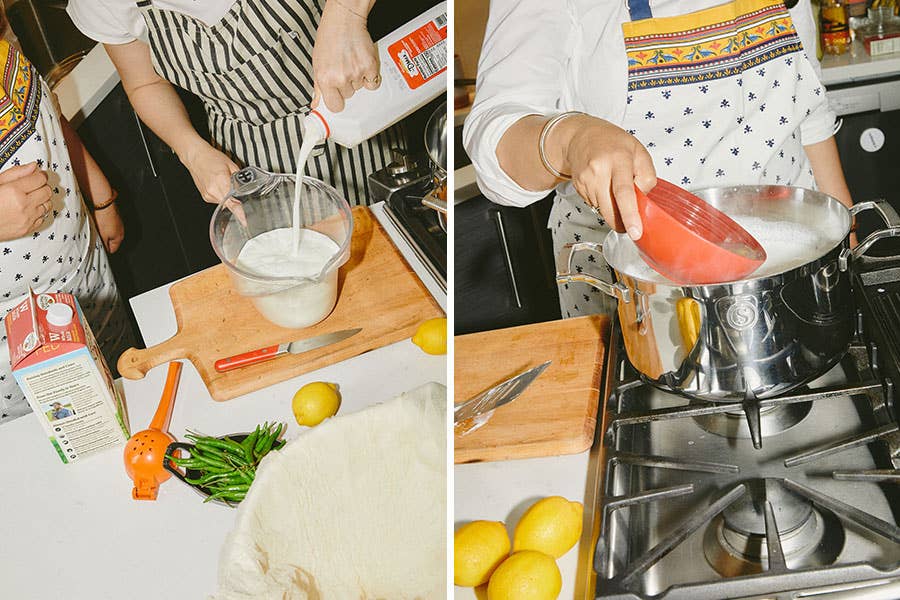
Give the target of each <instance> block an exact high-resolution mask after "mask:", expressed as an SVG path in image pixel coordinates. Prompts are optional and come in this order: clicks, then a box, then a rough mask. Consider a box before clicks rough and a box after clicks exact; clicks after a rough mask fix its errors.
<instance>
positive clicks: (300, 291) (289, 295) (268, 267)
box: [236, 221, 340, 329]
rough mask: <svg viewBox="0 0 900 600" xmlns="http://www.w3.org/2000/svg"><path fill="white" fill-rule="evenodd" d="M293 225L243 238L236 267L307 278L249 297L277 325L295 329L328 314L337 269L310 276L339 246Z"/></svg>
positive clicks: (330, 240)
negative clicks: (279, 290) (273, 291)
mask: <svg viewBox="0 0 900 600" xmlns="http://www.w3.org/2000/svg"><path fill="white" fill-rule="evenodd" d="M295 223H296V221H295ZM294 239H295V237H294V231H293V228H288V227H284V228H281V229H273V230H271V231H266V232H265V233H261V234H260V235H258V236H256V237H253V238H251V239H249V240H247V243H246V244H244V247H243V248H241V252H240V254H239V255H238V258H237V261H236V264H237V266H238V267H239V268H241V269H244V270H245V271H249V272H251V273H255V274H258V275H263V276H265V277H293V278H298V279H308V281H305V282H303V283H299V284H296V285H293V286H291V287H289V288H287V289H285V290H283V291H281V292H276V293H268V294H261V295H258V296H254V297H253V303H254V305H255V306H256V309H257V310H258V311H259V312H260V313H262V315H263V316H264V317H265V318H267V319H268V320H270V321H272V322H273V323H275V324H276V325H279V326H281V327H287V328H289V329H299V328H301V327H309V326H310V325H314V324H316V323H318V322H319V321H321V320H322V319H324V318H325V317H327V316H328V313H330V312H331V309H332V308H333V307H334V303H335V300H336V299H337V275H338V270H337V269H334V270H333V271H332V272H331V273H329V274H328V275H326V276H325V277H323V278H322V279H321V280H318V281H316V280H314V279H312V278H314V277H316V276H317V275H318V274H319V273H321V271H322V269H323V268H324V267H325V265H326V264H327V263H328V261H329V260H330V259H331V257H333V256H334V255H335V254H337V253H338V252H339V251H340V248H339V247H338V245H337V244H336V243H334V241H333V240H332V239H331V238H329V237H328V236H327V235H324V234H321V233H319V232H318V231H313V230H311V229H299V231H298V232H297V237H296V239H297V242H296V243H295V242H294Z"/></svg>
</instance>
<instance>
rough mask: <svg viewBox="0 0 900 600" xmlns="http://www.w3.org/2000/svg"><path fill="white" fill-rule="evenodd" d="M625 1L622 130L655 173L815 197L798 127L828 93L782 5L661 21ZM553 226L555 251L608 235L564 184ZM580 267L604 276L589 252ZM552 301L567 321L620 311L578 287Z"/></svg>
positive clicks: (736, 6) (760, 3)
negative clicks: (795, 190)
mask: <svg viewBox="0 0 900 600" xmlns="http://www.w3.org/2000/svg"><path fill="white" fill-rule="evenodd" d="M628 5H629V11H630V13H631V21H630V22H627V23H624V24H623V25H622V29H623V33H624V36H625V50H626V52H627V54H628V92H627V93H628V97H627V108H626V111H625V117H624V121H623V122H622V123H619V125H620V126H621V127H622V128H623V129H625V130H627V131H628V132H629V133H631V134H632V135H634V136H635V137H636V138H637V139H638V140H640V142H641V143H642V144H643V145H644V146H645V147H646V148H647V150H648V151H649V153H650V155H651V157H652V158H653V164H654V166H655V168H656V173H657V175H658V176H659V177H661V178H663V179H666V180H668V181H671V182H673V183H676V184H679V185H681V186H683V187H685V188H688V189H700V188H705V187H711V186H728V185H756V184H778V185H795V186H800V187H805V188H810V189H815V180H814V178H813V173H812V169H811V168H810V164H809V159H808V158H807V156H806V153H805V151H804V150H803V145H802V143H801V141H800V133H799V127H800V123H801V122H802V121H803V120H804V119H805V118H806V117H807V116H809V114H810V113H811V112H812V109H813V107H815V106H816V105H818V104H819V102H820V101H821V96H822V95H823V94H824V93H825V88H824V86H823V85H822V84H821V82H820V81H819V78H818V76H817V75H816V72H815V71H814V69H813V66H812V64H811V63H810V61H809V59H808V58H807V56H806V54H805V52H804V50H803V47H802V45H801V43H800V39H799V37H798V36H797V32H796V30H795V29H794V24H793V21H792V20H791V16H790V14H789V13H788V10H787V8H786V7H785V6H784V3H783V2H782V0H734V1H732V2H727V3H725V4H722V5H719V6H715V7H713V8H709V9H706V10H701V11H697V12H693V13H689V14H686V15H681V16H677V17H665V18H653V17H652V14H651V10H650V6H649V3H648V0H629V3H628ZM548 226H549V227H550V230H551V233H552V235H553V245H554V251H555V252H557V253H559V251H560V250H561V249H562V247H563V246H564V245H565V244H568V243H573V242H577V241H581V240H590V241H603V239H604V237H605V236H606V233H607V232H608V231H609V227H607V226H606V224H605V223H604V222H603V220H602V219H600V218H598V217H597V215H595V214H594V213H593V212H592V211H591V210H590V209H589V208H588V207H587V205H586V204H585V203H584V201H583V200H582V199H581V197H580V196H578V194H577V193H575V192H574V189H573V188H572V186H571V184H569V185H566V186H565V188H564V190H563V191H562V192H560V193H558V194H557V197H556V199H555V201H554V206H553V210H552V211H551V213H550V222H549V224H548ZM645 235H646V234H645ZM575 269H576V270H577V271H578V272H585V273H591V274H593V275H596V276H599V277H601V278H602V279H604V280H606V281H610V280H611V274H610V272H609V269H608V268H607V267H606V265H605V263H604V261H603V260H602V258H600V257H599V256H596V255H592V254H587V253H582V254H580V255H578V256H577V257H576V261H575ZM559 297H560V307H561V310H562V314H563V316H564V317H574V316H578V315H584V314H592V313H599V312H607V313H611V312H613V310H614V307H615V301H614V300H612V299H611V298H609V297H607V296H606V295H605V294H603V293H602V292H600V291H599V290H597V289H595V288H592V287H590V286H588V285H587V284H584V283H568V284H566V285H564V286H561V287H560V294H559Z"/></svg>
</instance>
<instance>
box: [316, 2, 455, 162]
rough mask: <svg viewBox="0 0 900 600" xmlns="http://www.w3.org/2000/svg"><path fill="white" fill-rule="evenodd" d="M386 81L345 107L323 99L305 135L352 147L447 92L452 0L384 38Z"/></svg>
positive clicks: (382, 54) (381, 47) (381, 52)
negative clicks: (339, 108) (336, 108)
mask: <svg viewBox="0 0 900 600" xmlns="http://www.w3.org/2000/svg"><path fill="white" fill-rule="evenodd" d="M376 46H377V47H378V58H379V61H380V62H381V71H380V74H381V85H380V86H379V87H378V89H375V90H367V89H365V88H363V89H361V90H359V91H357V92H356V93H355V94H353V96H352V97H351V98H350V99H349V100H347V102H346V104H345V106H344V110H342V111H341V112H339V113H333V112H331V111H330V110H328V107H327V106H325V103H324V102H319V105H318V106H317V107H316V108H315V110H312V111H310V113H309V115H308V116H307V117H306V119H305V120H304V123H303V125H304V128H305V131H304V136H305V137H319V138H320V139H322V140H324V139H326V138H331V139H333V140H334V141H335V142H337V143H338V144H340V145H341V146H346V147H348V148H351V147H353V146H356V145H357V144H359V143H361V142H363V141H365V140H367V139H369V138H371V137H372V136H373V135H376V134H377V133H379V132H381V131H384V130H385V129H387V128H388V127H390V126H391V125H393V124H394V123H396V122H397V121H399V120H400V119H402V118H403V117H405V116H407V115H409V114H410V113H412V112H413V111H415V110H416V109H418V108H421V107H422V106H424V105H425V104H426V103H428V102H429V101H431V100H433V99H435V98H437V97H438V96H440V95H442V94H444V93H445V92H446V91H447V3H446V2H441V3H440V4H438V5H437V6H435V7H433V8H431V9H430V10H428V11H427V12H425V13H423V14H421V15H419V16H418V17H416V18H415V19H413V20H412V21H410V22H409V23H407V24H406V25H404V26H402V27H400V28H399V29H397V30H395V31H394V32H392V33H390V34H388V35H386V36H385V37H383V38H381V39H380V40H378V42H377V44H376Z"/></svg>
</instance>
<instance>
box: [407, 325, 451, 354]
mask: <svg viewBox="0 0 900 600" xmlns="http://www.w3.org/2000/svg"><path fill="white" fill-rule="evenodd" d="M412 343H413V344H415V345H416V346H418V347H419V348H421V349H422V350H423V351H424V352H426V353H427V354H447V319H428V320H427V321H425V322H424V323H422V324H421V325H419V328H418V329H416V333H415V335H413V336H412Z"/></svg>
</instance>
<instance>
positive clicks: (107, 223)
mask: <svg viewBox="0 0 900 600" xmlns="http://www.w3.org/2000/svg"><path fill="white" fill-rule="evenodd" d="M94 223H96V224H97V233H99V234H100V239H101V240H103V246H104V247H105V248H106V251H107V252H109V253H110V254H112V253H114V252H115V251H116V250H118V249H119V246H121V245H122V240H124V239H125V224H124V223H123V222H122V217H121V216H120V215H119V209H118V208H116V205H115V204H111V205H109V206H107V207H106V208H103V209H100V210H98V211H95V212H94Z"/></svg>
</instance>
